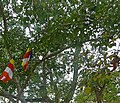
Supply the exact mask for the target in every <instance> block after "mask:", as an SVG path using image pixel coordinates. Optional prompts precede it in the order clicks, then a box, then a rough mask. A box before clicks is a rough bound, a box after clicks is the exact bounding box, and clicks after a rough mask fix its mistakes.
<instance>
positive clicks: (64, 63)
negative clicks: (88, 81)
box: [0, 0, 120, 103]
mask: <svg viewBox="0 0 120 103" xmlns="http://www.w3.org/2000/svg"><path fill="white" fill-rule="evenodd" d="M119 5H120V2H119V1H117V0H116V1H114V0H106V1H102V0H101V1H95V0H92V1H89V0H85V1H83V0H72V1H70V0H66V1H64V0H62V1H58V0H46V1H41V0H28V1H26V0H21V1H14V0H6V1H4V0H1V2H0V25H1V38H0V42H1V44H0V46H1V59H0V60H1V67H2V68H3V69H1V73H2V71H3V70H4V68H5V66H6V63H7V62H8V60H9V59H11V58H13V59H14V60H15V67H16V70H15V72H14V78H13V79H12V80H11V81H9V82H8V83H6V84H4V83H2V82H1V83H0V84H1V96H3V97H5V98H8V99H9V100H10V101H12V102H13V103H14V102H15V103H16V102H19V101H21V102H23V103H26V102H27V101H30V102H32V101H36V102H37V101H38V102H46V101H47V102H51V103H53V102H55V103H59V102H61V103H62V102H66V103H68V102H70V101H71V100H72V99H73V97H74V94H75V91H76V90H77V88H76V87H77V86H78V85H79V83H78V78H79V76H81V75H82V76H83V75H84V73H83V72H81V69H83V70H85V71H86V69H85V68H82V66H83V65H87V64H89V62H88V61H90V60H89V59H88V58H86V56H88V57H89V55H87V54H86V53H84V51H85V50H86V48H85V47H84V45H88V44H90V45H91V46H92V47H93V48H97V47H98V46H99V50H98V52H99V53H103V52H101V51H103V50H104V51H105V50H106V49H107V48H108V47H112V46H113V43H114V41H115V39H116V38H119V12H118V10H119V7H120V6H119ZM27 47H30V48H31V49H32V51H33V58H32V60H31V61H30V63H29V70H28V71H27V72H24V71H23V70H21V59H22V57H23V54H24V52H25V50H26V48H27ZM83 49H85V50H83ZM91 51H92V50H91ZM91 60H92V59H91ZM91 64H92V62H90V64H89V65H91ZM86 68H87V67H86ZM93 69H94V68H93ZM69 74H71V75H72V77H71V78H68V79H66V76H67V75H69Z"/></svg>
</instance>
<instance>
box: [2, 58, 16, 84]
mask: <svg viewBox="0 0 120 103" xmlns="http://www.w3.org/2000/svg"><path fill="white" fill-rule="evenodd" d="M13 71H14V60H13V59H11V60H10V63H9V64H8V65H7V67H6V69H5V70H4V71H3V73H2V75H1V76H0V80H1V81H3V82H4V83H6V82H7V81H9V80H11V79H12V77H13Z"/></svg>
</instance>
